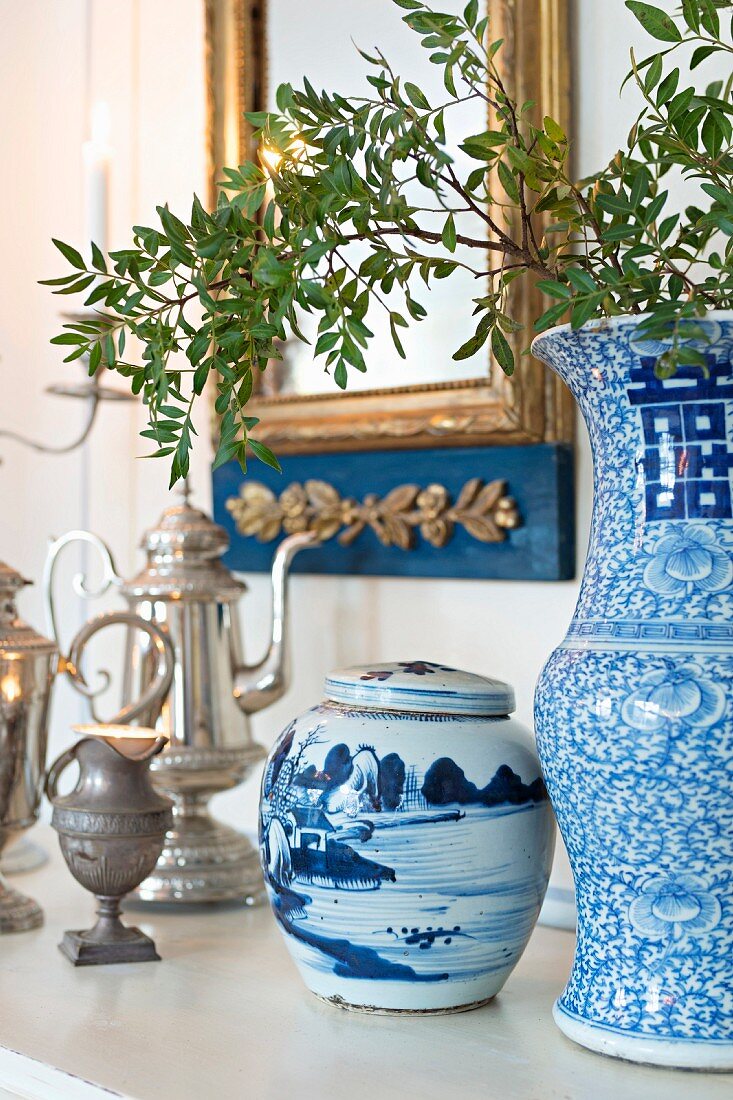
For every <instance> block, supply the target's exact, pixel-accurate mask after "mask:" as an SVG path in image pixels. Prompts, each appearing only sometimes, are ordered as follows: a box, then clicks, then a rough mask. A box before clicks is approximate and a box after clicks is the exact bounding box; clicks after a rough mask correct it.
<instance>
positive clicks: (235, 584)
mask: <svg viewBox="0 0 733 1100" xmlns="http://www.w3.org/2000/svg"><path fill="white" fill-rule="evenodd" d="M190 494H191V487H190V484H189V483H188V479H186V481H185V482H184V483H183V484H182V485H181V486H180V487H178V488H177V491H176V495H177V497H178V500H177V501H176V503H175V504H171V505H169V506H168V507H167V508H166V509H165V510H164V511H163V514H162V515H161V517H160V519H159V520H158V522H157V523H156V524H155V526H154V527H150V528H149V529H148V530H147V531H146V532H145V534H144V535H143V537H142V540H141V542H140V548H141V549H142V550H144V551H145V553H146V554H147V558H148V560H147V564H146V566H145V568H144V569H143V571H142V572H141V573H139V574H138V575H137V576H136V577H133V578H132V580H129V581H126V582H125V583H124V585H123V586H122V593H123V595H125V596H131V597H134V598H136V599H139V598H145V597H146V596H151V597H158V598H161V599H195V600H217V601H220V602H229V601H233V600H237V599H239V597H240V596H241V594H242V592H244V591H245V588H246V586H245V585H244V584H243V583H242V582H241V581H238V580H237V579H236V577H234V576H232V574H231V573H230V571H229V570H228V569H227V567H226V566H225V565H224V563H223V562H222V561H221V560H220V559H221V557H222V555H223V554H225V553H226V551H227V550H228V549H229V535H228V534H227V532H226V530H225V529H224V528H223V527H221V526H220V525H219V524H218V523H216V522H215V521H214V520H213V519H212V518H211V516H209V515H207V513H206V512H204V511H203V510H202V509H201V508H196V507H195V506H194V505H193V504H192V503H191V501H190Z"/></svg>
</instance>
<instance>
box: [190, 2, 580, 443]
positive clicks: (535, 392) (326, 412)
mask: <svg viewBox="0 0 733 1100" xmlns="http://www.w3.org/2000/svg"><path fill="white" fill-rule="evenodd" d="M347 2H348V0H347ZM487 2H488V8H489V14H490V18H491V34H492V37H493V38H503V39H504V45H503V47H502V49H501V51H500V53H499V55H498V58H499V60H500V63H501V67H502V69H503V73H502V75H503V79H504V81H505V83H506V84H507V85H508V86H509V87H510V88H512V89H513V91H514V96H515V98H516V99H517V100H518V102H520V103H523V102H525V101H526V100H530V99H531V100H534V101H535V102H536V104H537V117H538V118H542V117H543V116H544V115H546V114H548V115H551V116H552V117H553V118H555V119H557V120H558V121H559V122H560V123H561V125H563V126H564V127H565V129H566V132H569V121H570V120H569V115H570V107H569V69H568V66H569V27H568V6H569V0H487ZM206 23H207V78H208V79H207V86H208V97H209V165H210V180H211V192H212V198H213V197H214V191H215V181H216V180H217V179H219V178H221V176H220V170H221V168H222V166H223V165H225V164H226V165H237V164H241V163H242V162H243V161H244V160H245V159H249V158H251V157H252V154H253V149H252V135H251V130H250V128H249V126H248V124H247V122H246V120H245V119H244V112H245V111H248V110H261V109H263V107H264V104H265V101H266V94H267V46H268V44H267V33H266V28H267V0H206ZM517 308H518V311H519V315H520V316H521V319H522V320H524V321H525V325H526V328H525V333H519V334H518V342H517V347H516V349H515V350H516V351H517V352H520V351H521V348H522V346H524V343H525V342H526V339H527V337H526V332H531V329H532V322H533V319H534V318H535V317H537V316H538V315H539V314H540V313H541V312H542V308H543V307H542V305H541V296H540V295H539V293H538V292H536V291H534V290H533V289H532V288H530V287H525V288H523V290H522V298H521V299H520V300H519V302H518V303H517ZM516 360H517V369H516V372H515V375H514V377H513V378H512V379H508V378H507V377H506V376H505V375H504V374H503V372H502V371H501V369H500V368H499V367H498V366H497V365H496V364H491V363H490V362H489V361H488V358H487V374H486V378H485V379H482V378H479V379H471V380H463V381H456V382H440V383H433V384H427V385H422V386H420V385H418V386H405V387H402V388H396V389H383V390H367V391H362V392H359V393H349V392H348V391H346V392H345V393H341V392H338V391H337V392H334V393H333V394H332V395H326V396H323V395H318V396H276V397H265V396H256V397H255V398H253V399H252V401H251V411H252V413H253V415H256V416H259V417H260V418H261V424H260V427H259V428H258V438H259V439H261V440H263V441H264V442H267V443H268V444H269V445H270V446H271V447H273V448H274V449H275V450H276V451H277V453H278V454H309V453H315V452H318V453H323V452H327V451H348V450H360V451H362V450H380V449H385V448H403V447H404V448H418V447H436V446H449V445H453V446H456V445H458V446H469V445H470V446H475V445H485V444H489V445H492V444H527V443H541V442H563V441H570V440H572V438H573V423H574V417H573V407H572V404H571V399H570V397H569V394H568V393H567V391H566V389H565V387H564V386H563V385H562V383H561V382H559V380H558V379H557V378H556V377H555V376H554V375H551V374H550V373H549V372H548V371H546V370H545V369H544V368H543V367H542V366H541V364H539V363H538V362H537V361H536V360H534V359H532V358H531V357H530V356H521V355H519V354H517V356H516Z"/></svg>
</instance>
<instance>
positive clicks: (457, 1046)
mask: <svg viewBox="0 0 733 1100" xmlns="http://www.w3.org/2000/svg"><path fill="white" fill-rule="evenodd" d="M32 835H33V839H34V840H36V841H37V842H40V843H42V844H43V845H44V846H45V847H46V848H47V850H48V851H50V852H51V853H52V860H51V863H50V865H48V866H46V867H45V868H42V869H41V870H39V871H35V872H33V873H31V874H27V875H16V876H13V880H12V881H13V885H15V886H16V887H18V888H19V889H23V890H25V891H27V892H28V893H30V894H32V896H33V897H35V898H36V899H37V900H38V901H40V902H41V904H42V905H43V906H44V908H45V910H46V924H45V927H43V928H40V929H38V930H36V931H33V932H26V933H23V934H20V935H15V936H4V937H2V938H1V939H0V1097H5V1095H10V1096H21V1097H29V1098H36V1097H38V1098H42V1100H96V1098H106V1100H110V1098H111V1097H118V1096H122V1097H128V1098H133V1100H270V1098H272V1100H275V1098H277V1100H283V1098H289V1097H292V1098H297V1100H337V1098H338V1100H413V1098H415V1100H417V1098H419V1100H456V1098H459V1097H460V1100H474V1098H476V1100H478V1098H480V1100H493V1098H502V1100H504V1098H506V1100H509V1098H515V1097H516V1098H521V1100H576V1098H583V1100H584V1098H586V1097H589V1098H592V1100H619V1098H623V1100H636V1098H642V1097H648V1098H649V1100H657V1098H658V1097H660V1096H664V1100H690V1097H692V1096H694V1097H695V1100H708V1098H710V1100H713V1098H717V1097H721V1098H722V1097H726V1098H729V1097H730V1096H731V1079H730V1076H728V1075H726V1076H714V1075H694V1076H692V1075H690V1074H689V1073H681V1072H676V1071H670V1070H654V1069H648V1068H646V1067H640V1066H633V1065H629V1064H626V1063H623V1062H618V1061H614V1060H612V1059H608V1058H603V1057H601V1056H599V1055H596V1054H591V1053H589V1052H587V1051H585V1050H582V1049H581V1048H579V1047H576V1046H574V1045H573V1044H572V1043H570V1042H569V1041H568V1040H567V1039H565V1038H564V1037H563V1036H562V1035H561V1034H560V1033H559V1032H558V1031H557V1029H556V1028H555V1026H554V1024H553V1022H552V1019H551V1016H550V1009H551V1006H552V1002H553V1000H554V998H555V997H556V996H557V994H558V993H559V992H560V990H561V989H562V985H563V981H564V978H565V976H566V974H567V972H568V969H569V966H570V960H571V956H572V948H573V937H572V935H571V934H570V933H568V932H558V931H553V930H550V929H547V928H539V929H537V931H536V932H535V934H534V936H533V937H532V940H531V942H530V944H529V947H528V949H527V951H526V953H525V955H524V958H523V959H522V961H521V962H520V964H519V966H518V968H517V970H516V971H515V972H514V974H513V975H512V977H511V978H510V979H509V982H508V984H507V986H506V987H505V989H504V991H503V992H502V993H501V994H500V996H499V997H498V998H497V999H496V1000H495V1001H494V1002H493V1003H492V1004H491V1005H488V1006H486V1007H485V1008H482V1009H479V1010H477V1011H475V1012H469V1013H464V1014H461V1015H455V1016H434V1017H410V1018H405V1017H402V1018H399V1019H395V1018H390V1017H384V1016H381V1017H380V1016H361V1015H352V1014H349V1013H345V1012H343V1011H341V1010H340V1009H337V1008H333V1007H331V1006H330V1005H326V1004H322V1003H321V1002H320V1001H318V1000H316V999H315V998H314V997H312V996H311V995H310V994H309V993H308V992H307V991H306V990H305V988H304V986H303V985H302V984H301V981H300V978H299V976H298V974H297V972H296V970H295V968H294V966H293V964H292V963H291V961H290V957H289V956H288V954H287V951H286V949H285V946H284V944H283V942H282V940H281V937H280V934H279V932H278V930H277V928H276V927H275V923H274V921H273V919H272V917H271V915H270V913H269V911H268V910H267V909H258V910H254V911H252V910H249V911H248V910H244V909H239V908H235V909H232V908H229V909H225V910H221V909H218V910H217V909H209V910H206V911H203V912H202V911H198V912H190V911H186V912H180V911H175V912H170V911H167V912H164V913H162V912H160V911H157V910H150V909H148V910H145V911H143V910H136V911H135V912H134V913H133V912H132V911H130V912H129V913H128V921H130V920H132V919H133V918H134V923H136V924H138V925H139V926H140V927H142V928H143V930H144V931H146V932H147V933H149V934H150V935H153V936H154V938H155V940H156V942H157V945H158V949H159V951H160V954H161V955H162V956H163V961H162V962H159V963H143V964H136V965H128V966H107V967H89V968H81V969H74V967H72V966H71V964H70V963H68V962H67V961H66V959H65V958H63V956H62V955H61V954H60V952H59V951H58V950H57V948H56V945H57V943H58V942H59V940H60V938H61V934H62V932H63V931H64V929H66V928H72V929H78V928H84V927H88V926H89V925H90V924H91V923H92V919H91V918H92V913H93V900H92V898H91V896H90V895H88V894H86V893H85V892H84V891H83V890H82V889H81V888H80V887H79V886H78V885H77V884H76V883H75V882H74V880H73V879H72V878H71V876H70V875H69V874H68V872H67V871H66V868H65V866H64V865H63V862H62V860H61V857H60V854H59V852H58V846H57V842H56V837H55V835H54V834H53V833H52V832H51V830H50V829H49V828H47V827H46V828H43V827H41V828H38V829H36V830H34V833H33V834H32Z"/></svg>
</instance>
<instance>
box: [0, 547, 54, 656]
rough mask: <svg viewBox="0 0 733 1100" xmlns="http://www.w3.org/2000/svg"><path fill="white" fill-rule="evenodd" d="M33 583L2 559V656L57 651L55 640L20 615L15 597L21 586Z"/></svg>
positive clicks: (0, 590) (0, 567)
mask: <svg viewBox="0 0 733 1100" xmlns="http://www.w3.org/2000/svg"><path fill="white" fill-rule="evenodd" d="M31 583H32V582H31V581H29V580H26V578H25V577H24V576H23V575H22V573H19V572H18V571H17V570H16V569H13V568H12V566H10V565H7V564H6V563H5V562H3V561H0V656H1V655H3V654H6V653H8V652H12V653H13V654H22V653H24V652H28V651H32V652H34V653H41V652H45V653H55V652H56V646H55V645H54V643H53V642H51V641H49V639H48V638H44V637H43V635H42V634H39V633H38V631H36V630H34V629H33V627H32V626H29V625H28V623H24V622H23V620H22V619H20V618H19V617H18V612H17V609H16V606H15V597H16V596H17V594H18V592H19V591H20V589H21V588H25V586H26V585H27V584H31Z"/></svg>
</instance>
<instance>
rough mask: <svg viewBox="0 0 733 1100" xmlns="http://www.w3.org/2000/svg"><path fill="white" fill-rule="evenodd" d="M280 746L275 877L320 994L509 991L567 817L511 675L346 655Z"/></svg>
mask: <svg viewBox="0 0 733 1100" xmlns="http://www.w3.org/2000/svg"><path fill="white" fill-rule="evenodd" d="M325 695H326V697H325V699H324V700H323V702H321V703H319V704H318V706H315V707H312V708H311V710H309V711H307V713H306V714H304V715H303V716H302V717H301V718H298V719H296V720H295V721H294V722H292V723H291V724H290V725H289V726H288V728H287V729H286V730H285V731H284V733H283V734H282V735H281V737H280V739H279V740H278V742H277V743H276V745H275V747H274V749H273V750H272V752H271V754H270V757H269V760H268V762H267V765H266V769H265V776H264V781H263V789H262V803H261V819H260V837H261V855H262V866H263V870H264V874H265V881H266V883H267V888H268V893H269V896H270V900H271V902H272V907H273V910H274V913H275V916H276V918H277V921H278V923H279V925H280V928H281V929H282V931H283V933H284V935H285V940H286V943H287V945H288V948H289V949H290V953H291V954H292V956H293V958H294V960H295V962H296V964H297V966H298V969H299V970H300V973H301V974H302V976H303V979H304V981H305V983H306V985H307V986H308V987H309V989H311V990H312V992H313V993H315V994H316V995H317V996H319V997H321V998H323V999H325V1000H327V1001H330V1002H332V1003H333V1004H337V1005H339V1006H341V1007H344V1008H352V1009H360V1010H364V1011H377V1012H414V1013H417V1012H419V1013H423V1012H455V1011H460V1010H463V1009H469V1008H474V1007H477V1006H478V1005H481V1004H484V1003H485V1002H486V1001H488V1000H490V999H491V998H492V997H494V996H495V995H496V994H497V993H498V992H499V990H500V989H501V988H502V986H503V985H504V983H505V981H506V980H507V978H508V977H509V974H510V973H511V972H512V970H513V969H514V967H515V966H516V964H517V962H518V960H519V958H520V956H521V954H522V951H523V950H524V947H525V945H526V943H527V940H528V939H529V936H530V934H531V932H532V929H533V928H534V925H535V922H536V920H537V915H538V913H539V910H540V906H541V904H542V900H543V898H544V894H545V889H546V887H547V879H548V876H549V873H550V865H551V862H552V852H553V846H554V821H553V817H552V811H551V809H550V805H549V801H548V798H547V794H546V791H545V787H544V784H543V781H542V777H541V773H540V768H539V763H538V760H537V756H536V753H535V749H534V743H533V738H532V736H531V734H530V733H529V731H528V730H527V729H526V728H525V727H524V726H522V725H521V724H520V723H519V722H517V721H515V720H514V719H513V718H510V717H509V715H510V713H511V711H512V710H513V709H514V695H513V692H512V689H511V688H510V687H509V686H508V685H507V684H504V683H501V682H499V681H496V680H490V679H487V678H485V677H483V676H476V675H472V674H470V673H465V672H459V671H457V670H456V669H452V668H448V667H446V666H444V665H439V664H433V663H431V662H429V661H404V662H400V663H397V664H379V665H371V666H369V667H366V668H356V669H347V670H345V671H341V672H334V673H332V674H331V675H330V676H329V677H328V678H327V680H326V690H325Z"/></svg>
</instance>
